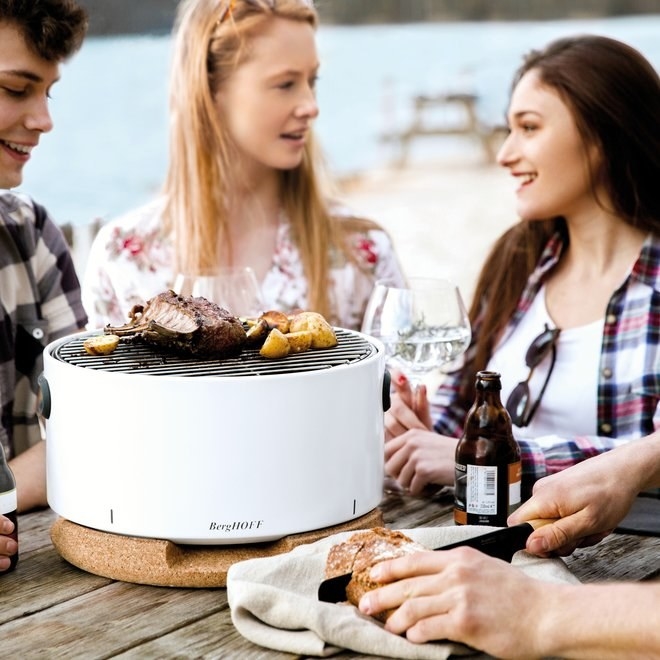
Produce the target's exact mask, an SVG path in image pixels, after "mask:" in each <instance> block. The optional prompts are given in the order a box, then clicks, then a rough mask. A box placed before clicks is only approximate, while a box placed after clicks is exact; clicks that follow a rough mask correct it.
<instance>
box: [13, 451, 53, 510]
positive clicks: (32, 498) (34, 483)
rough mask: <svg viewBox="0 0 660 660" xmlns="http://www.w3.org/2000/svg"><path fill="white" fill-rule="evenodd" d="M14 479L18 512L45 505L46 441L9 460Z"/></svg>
mask: <svg viewBox="0 0 660 660" xmlns="http://www.w3.org/2000/svg"><path fill="white" fill-rule="evenodd" d="M9 467H10V468H11V470H12V472H13V473H14V477H15V479H16V492H17V495H18V512H19V513H23V512H25V511H30V510H31V509H36V508H37V507H41V506H46V504H47V500H46V443H45V442H43V441H42V442H39V443H38V444H36V445H34V446H33V447H30V449H28V450H27V451H25V452H23V453H22V454H19V455H18V456H16V458H14V459H12V460H11V461H9Z"/></svg>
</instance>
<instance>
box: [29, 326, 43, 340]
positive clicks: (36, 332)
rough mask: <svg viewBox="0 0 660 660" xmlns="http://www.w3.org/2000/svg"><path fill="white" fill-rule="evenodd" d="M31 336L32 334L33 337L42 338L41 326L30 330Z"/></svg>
mask: <svg viewBox="0 0 660 660" xmlns="http://www.w3.org/2000/svg"><path fill="white" fill-rule="evenodd" d="M32 336H33V337H34V338H35V339H43V338H44V331H43V330H42V329H41V328H35V329H34V330H33V331H32Z"/></svg>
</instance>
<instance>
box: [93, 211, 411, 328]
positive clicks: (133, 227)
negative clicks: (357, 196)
mask: <svg viewBox="0 0 660 660" xmlns="http://www.w3.org/2000/svg"><path fill="white" fill-rule="evenodd" d="M162 204H163V202H162V200H157V201H155V202H152V203H150V204H147V205H145V206H143V207H141V208H139V209H137V210H135V211H132V212H130V213H128V214H126V215H124V216H122V217H121V218H118V219H117V220H114V221H112V222H110V223H108V224H106V225H104V226H103V227H102V228H101V229H100V231H99V233H98V234H97V236H96V238H95V240H94V243H93V245H92V247H91V250H90V253H89V257H88V261H87V267H86V271H85V277H84V280H83V290H82V296H83V303H84V305H85V308H86V310H87V313H88V315H89V319H90V322H89V326H88V327H89V328H99V327H102V326H104V325H106V324H108V323H111V324H113V325H118V324H122V323H125V322H127V321H128V313H129V311H130V309H131V308H132V307H133V305H136V304H141V303H144V302H146V301H147V300H148V299H149V298H151V297H153V296H154V295H156V294H158V293H161V292H162V291H166V290H167V289H170V288H173V286H174V279H175V277H176V274H175V273H174V272H173V270H172V265H171V264H172V262H173V244H172V240H171V238H170V237H169V236H167V235H166V234H165V233H164V232H163V230H162V223H161V218H160V214H161V209H162ZM353 245H354V248H355V255H356V258H357V262H358V264H359V267H357V266H356V265H355V263H352V262H350V261H347V260H346V258H345V257H344V256H343V255H342V254H341V253H339V252H335V253H333V254H332V255H331V260H330V264H331V270H330V282H329V286H330V297H331V300H332V301H333V302H334V305H335V308H336V310H337V313H336V316H337V318H336V319H333V322H334V323H335V324H336V325H338V326H340V327H344V328H350V329H359V328H360V325H361V323H362V316H363V314H364V310H365V307H366V305H367V301H368V299H369V295H370V294H371V290H372V288H373V285H374V283H375V282H376V281H377V280H381V279H387V280H391V281H394V282H396V283H399V284H403V283H404V277H403V273H402V270H401V267H400V265H399V262H398V259H397V257H396V254H395V251H394V247H393V246H392V243H391V241H390V238H389V236H388V235H387V233H386V232H385V231H383V230H380V229H372V230H369V231H366V232H361V233H356V234H355V235H354V237H353ZM260 284H261V293H262V296H263V299H264V305H265V308H266V309H278V310H281V311H284V312H287V311H291V310H293V309H308V306H307V281H306V279H305V276H304V274H303V270H302V263H301V261H300V255H299V253H298V248H297V247H296V245H295V244H294V242H293V240H292V238H291V232H290V225H289V222H288V221H287V219H286V218H282V219H281V221H280V226H279V228H278V232H277V239H276V246H275V253H274V254H273V261H272V265H271V267H270V270H269V271H268V273H267V274H266V276H265V278H264V280H263V281H262V282H261V283H260Z"/></svg>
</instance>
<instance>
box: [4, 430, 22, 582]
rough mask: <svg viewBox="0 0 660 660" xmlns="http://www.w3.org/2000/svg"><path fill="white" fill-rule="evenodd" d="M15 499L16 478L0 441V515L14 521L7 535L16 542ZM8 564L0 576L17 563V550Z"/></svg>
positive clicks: (12, 568)
mask: <svg viewBox="0 0 660 660" xmlns="http://www.w3.org/2000/svg"><path fill="white" fill-rule="evenodd" d="M16 509H17V499H16V480H15V479H14V474H13V473H12V471H11V469H10V467H9V465H7V459H6V458H5V450H4V447H3V446H2V443H1V442H0V515H3V516H5V517H6V518H9V520H11V521H12V522H13V523H14V531H13V532H12V533H11V534H8V536H11V538H13V539H14V541H16V543H18V520H17V518H16ZM9 559H10V561H11V563H10V565H9V568H8V569H7V570H6V571H2V572H1V573H0V576H1V575H3V574H4V573H8V572H9V571H13V570H14V569H15V568H16V564H17V563H18V551H16V552H15V553H14V554H13V555H12V556H11V557H10V558H9Z"/></svg>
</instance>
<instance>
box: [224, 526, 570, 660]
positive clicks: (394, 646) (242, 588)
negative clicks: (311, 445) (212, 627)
mask: <svg viewBox="0 0 660 660" xmlns="http://www.w3.org/2000/svg"><path fill="white" fill-rule="evenodd" d="M493 529H495V528H493V527H476V526H465V527H453V526H449V527H434V528H419V529H410V530H408V529H403V530H401V531H402V532H404V533H405V534H407V535H408V536H410V537H411V538H412V539H414V540H415V541H418V542H419V543H422V544H423V545H424V546H426V547H428V548H435V547H438V546H441V545H445V544H448V543H453V542H454V541H460V540H462V539H466V538H470V537H472V536H477V535H478V534H485V533H486V532H489V531H492V530H493ZM354 533H355V532H342V533H341V534H335V535H333V536H330V537H327V538H325V539H322V540H320V541H317V542H315V543H310V544H307V545H301V546H299V547H297V548H295V549H294V550H292V551H291V552H287V553H285V554H282V555H277V556H274V557H263V558H259V559H249V560H247V561H243V562H239V563H237V564H234V565H233V566H231V568H230V569H229V571H228V573H227V597H228V599H229V606H230V608H231V615H232V621H233V622H234V625H235V626H236V628H237V630H238V631H239V632H240V633H241V635H243V637H245V638H246V639H248V640H250V641H251V642H253V643H255V644H258V645H260V646H264V647H266V648H270V649H276V650H278V651H286V652H288V653H297V654H299V655H307V656H317V657H327V656H331V655H334V654H336V653H339V652H341V651H343V650H345V649H350V650H352V651H355V652H357V653H365V654H369V655H378V656H382V657H392V658H414V659H427V658H428V659H429V660H435V659H436V658H439V659H443V660H444V659H445V658H448V657H449V656H450V655H451V654H454V655H465V654H470V653H472V652H473V651H472V650H471V649H469V648H467V647H465V646H463V645H460V644H453V643H446V642H434V643H427V644H412V643H410V642H408V641H407V640H406V639H404V638H403V637H400V636H397V635H393V634H392V633H389V632H387V631H386V630H385V629H384V628H383V626H382V625H381V624H380V623H378V622H377V621H375V620H374V619H372V618H370V617H366V616H364V615H363V614H361V613H360V612H359V611H358V609H357V608H356V607H353V606H352V605H346V604H333V603H321V602H319V600H318V598H317V590H318V587H319V584H320V583H321V581H322V580H323V578H324V571H325V561H326V557H327V555H328V551H329V550H330V547H331V546H332V545H334V544H335V543H338V542H340V541H342V540H344V539H345V538H348V537H349V536H350V535H351V534H354ZM513 563H514V564H515V565H516V566H518V567H520V568H521V569H522V570H524V571H525V572H526V573H528V574H529V575H531V576H533V577H535V578H538V579H540V580H546V581H549V582H564V583H576V582H578V580H577V578H575V577H574V576H573V575H572V574H571V573H570V572H569V570H568V568H567V567H566V565H565V564H564V562H563V561H562V560H561V559H540V558H538V557H534V556H532V555H530V554H528V553H526V552H518V553H516V554H515V556H514V559H513Z"/></svg>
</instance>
